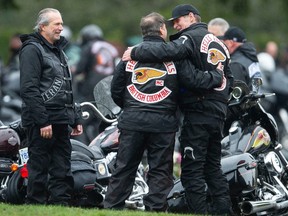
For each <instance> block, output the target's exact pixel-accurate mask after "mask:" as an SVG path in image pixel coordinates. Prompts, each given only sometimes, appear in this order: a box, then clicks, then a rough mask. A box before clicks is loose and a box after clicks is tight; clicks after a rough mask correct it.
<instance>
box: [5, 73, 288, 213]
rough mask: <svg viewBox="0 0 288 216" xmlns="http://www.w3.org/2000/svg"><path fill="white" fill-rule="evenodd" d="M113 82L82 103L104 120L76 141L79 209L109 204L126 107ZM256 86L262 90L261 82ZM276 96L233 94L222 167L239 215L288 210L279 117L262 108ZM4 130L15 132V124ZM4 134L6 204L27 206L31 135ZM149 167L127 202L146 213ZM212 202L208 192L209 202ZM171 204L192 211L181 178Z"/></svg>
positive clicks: (242, 90)
mask: <svg viewBox="0 0 288 216" xmlns="http://www.w3.org/2000/svg"><path fill="white" fill-rule="evenodd" d="M110 82H111V77H107V78H105V79H103V80H102V81H101V82H99V83H98V84H97V85H96V87H95V90H94V95H95V99H96V104H92V103H90V102H83V103H81V108H82V110H83V112H82V116H83V118H84V119H89V117H91V115H93V116H97V118H98V119H100V120H101V125H100V128H103V129H101V130H100V131H101V132H100V133H99V135H98V136H96V137H95V138H94V139H93V140H92V141H91V142H90V143H82V142H81V141H79V140H75V139H72V140H71V143H72V150H73V151H72V155H71V159H72V161H71V163H72V173H73V177H74V181H75V186H74V192H73V199H72V205H74V206H86V207H100V208H101V207H102V206H103V199H104V197H105V192H106V190H107V185H108V181H109V177H110V176H111V172H112V171H113V168H114V166H113V165H114V164H115V158H116V155H117V148H118V144H119V143H118V136H119V133H118V129H117V116H118V115H119V114H120V109H119V107H118V108H117V106H116V105H115V104H114V103H113V101H112V99H111V97H110V92H109V89H110ZM254 84H255V85H256V88H259V86H260V85H261V81H257V82H255V83H254ZM272 95H273V94H270V93H260V92H259V91H257V92H250V91H249V88H248V87H247V85H246V84H245V83H243V82H240V81H239V82H235V86H234V90H233V92H232V93H231V98H230V102H229V118H230V121H231V123H232V124H231V127H230V129H229V132H228V133H227V134H228V135H227V136H226V137H224V139H223V140H222V147H223V151H222V160H221V164H222V170H223V173H224V174H225V175H226V177H227V181H228V183H229V188H230V196H231V200H232V208H233V211H234V212H235V214H236V215H254V216H258V215H281V214H284V213H285V212H287V210H288V188H287V187H288V185H287V183H288V181H287V180H288V170H287V169H288V162H287V160H286V158H285V156H284V155H285V154H286V150H285V149H283V146H282V144H281V142H280V141H279V140H280V138H279V130H278V126H277V124H276V121H275V119H274V117H273V116H272V115H271V114H269V113H267V112H266V111H265V109H264V108H263V107H262V105H261V104H260V101H261V99H264V98H266V97H267V98H268V97H269V96H272ZM96 96H97V98H96ZM99 98H100V99H99ZM3 128H4V130H9V131H12V130H15V129H11V128H10V127H9V126H5V127H4V126H3ZM2 130H3V129H2V128H1V129H0V160H2V161H3V160H4V161H5V163H6V164H7V165H6V167H5V168H6V170H7V171H6V172H3V170H5V169H4V165H3V167H2V166H1V167H0V170H1V171H0V177H1V179H2V180H1V185H0V186H1V190H0V195H1V197H2V199H3V200H4V201H5V202H9V203H15V204H21V203H24V202H25V195H26V186H27V177H28V175H29V173H28V172H27V168H26V166H25V162H26V161H27V159H28V158H27V156H28V154H27V150H25V148H24V147H25V145H23V146H22V145H21V144H22V142H25V137H24V139H23V141H22V139H21V138H20V137H22V136H20V135H19V136H17V133H20V132H10V133H8V132H5V131H4V130H3V133H2ZM4 132H5V133H4ZM1 133H2V135H1ZM6 134H10V136H7V135H6ZM11 134H12V135H11ZM5 135H6V136H5ZM2 137H3V138H2ZM11 137H12V138H11ZM2 143H3V144H5V145H11V146H14V147H15V145H16V148H15V149H16V150H14V151H17V153H15V152H14V153H13V154H8V153H7V154H6V153H4V152H3V151H2V147H1V146H2ZM3 149H8V148H7V147H5V148H4V147H3ZM23 149H24V150H23ZM19 150H20V153H18V151H19ZM3 158H6V159H3ZM16 163H17V164H18V165H19V167H18V169H16V168H14V171H11V170H9V169H8V168H9V167H10V166H11V165H12V164H16ZM1 164H2V163H1ZM12 167H14V166H12ZM145 169H146V167H144V166H143V164H140V165H139V169H138V172H137V177H136V179H135V184H134V188H133V192H132V194H131V195H130V197H129V199H128V200H127V201H126V207H127V208H132V209H140V210H143V209H144V206H143V196H144V195H145V194H146V193H147V192H148V186H147V184H146V182H145V173H146V170H145ZM211 199H212V198H211V197H210V196H209V188H208V189H207V200H208V202H209V200H211ZM167 201H168V205H169V209H168V211H169V212H175V213H188V207H187V205H186V203H185V190H184V189H183V187H182V185H181V181H180V180H179V179H176V180H175V183H174V187H173V189H172V190H171V192H170V194H169V196H168V198H167ZM208 204H209V203H208Z"/></svg>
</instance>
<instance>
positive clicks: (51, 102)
mask: <svg viewBox="0 0 288 216" xmlns="http://www.w3.org/2000/svg"><path fill="white" fill-rule="evenodd" d="M21 41H22V42H23V45H22V48H21V51H20V88H21V98H22V100H23V105H22V116H21V117H22V122H23V125H24V126H28V125H32V124H34V125H38V126H40V127H44V126H47V125H49V124H69V125H71V126H72V127H74V126H75V125H76V124H78V123H79V122H78V121H79V120H80V115H79V113H77V111H76V110H77V108H76V107H75V105H74V102H73V94H72V77H71V74H70V71H69V68H68V66H67V59H66V56H65V54H64V52H63V48H64V46H65V45H66V44H67V41H66V39H65V38H64V37H61V39H60V40H59V41H57V43H56V44H55V45H51V44H49V43H48V42H47V41H46V40H45V39H44V38H43V37H42V36H41V35H40V34H39V33H32V34H29V35H22V36H21Z"/></svg>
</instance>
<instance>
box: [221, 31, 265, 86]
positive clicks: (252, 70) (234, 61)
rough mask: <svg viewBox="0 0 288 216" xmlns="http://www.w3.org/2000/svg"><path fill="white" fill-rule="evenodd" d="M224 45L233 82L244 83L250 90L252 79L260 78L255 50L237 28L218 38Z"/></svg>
mask: <svg viewBox="0 0 288 216" xmlns="http://www.w3.org/2000/svg"><path fill="white" fill-rule="evenodd" d="M218 38H219V39H222V40H223V41H224V43H225V44H226V46H227V48H228V50H229V53H230V55H231V62H230V68H231V71H232V74H233V76H234V79H235V80H242V81H244V82H245V83H246V84H247V85H248V86H249V88H250V90H253V88H252V79H253V78H261V70H260V66H259V63H258V58H257V52H256V48H255V46H254V45H253V43H251V42H247V39H246V35H245V33H244V32H243V30H242V29H240V28H239V27H235V26H233V27H230V28H229V29H228V30H227V31H226V32H225V34H224V36H220V37H218Z"/></svg>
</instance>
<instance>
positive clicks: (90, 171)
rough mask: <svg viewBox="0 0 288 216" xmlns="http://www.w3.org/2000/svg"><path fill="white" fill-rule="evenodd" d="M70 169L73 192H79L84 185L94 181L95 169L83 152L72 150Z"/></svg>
mask: <svg viewBox="0 0 288 216" xmlns="http://www.w3.org/2000/svg"><path fill="white" fill-rule="evenodd" d="M71 171H72V175H73V178H74V192H76V193H80V192H82V191H83V190H84V185H88V184H94V183H95V182H96V170H95V168H94V166H93V163H92V160H91V159H90V158H89V157H88V156H87V155H85V154H83V153H81V152H78V151H72V154H71Z"/></svg>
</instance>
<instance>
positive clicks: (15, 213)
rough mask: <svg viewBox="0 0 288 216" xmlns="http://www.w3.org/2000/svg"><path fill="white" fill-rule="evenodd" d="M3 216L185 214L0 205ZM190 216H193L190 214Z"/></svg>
mask: <svg viewBox="0 0 288 216" xmlns="http://www.w3.org/2000/svg"><path fill="white" fill-rule="evenodd" d="M0 215H1V216H74V215H75V216H78V215H81V216H82V215H83V216H183V215H184V214H172V213H150V212H144V211H133V210H126V211H114V210H113V211H112V210H103V209H92V208H90V209H83V208H74V207H60V206H38V205H37V206H36V205H10V204H5V203H0ZM190 216H192V215H191V214H190Z"/></svg>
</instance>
